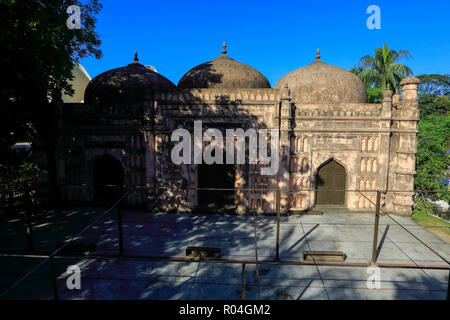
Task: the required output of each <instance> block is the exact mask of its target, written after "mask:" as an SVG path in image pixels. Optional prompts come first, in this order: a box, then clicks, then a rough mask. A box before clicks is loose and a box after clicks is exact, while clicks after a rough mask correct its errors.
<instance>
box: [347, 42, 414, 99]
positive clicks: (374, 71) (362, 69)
mask: <svg viewBox="0 0 450 320" xmlns="http://www.w3.org/2000/svg"><path fill="white" fill-rule="evenodd" d="M410 57H411V53H409V52H408V51H405V50H399V51H395V50H391V49H389V47H388V46H387V45H386V43H385V44H384V46H383V47H382V48H376V49H375V55H374V56H373V57H372V56H369V55H366V56H364V57H362V58H361V59H360V60H359V64H358V66H356V67H355V68H352V69H351V70H350V71H352V72H353V73H355V74H356V75H358V77H359V78H360V79H361V80H362V81H363V82H364V85H365V86H366V88H369V87H374V88H381V89H382V90H383V91H384V90H385V89H386V87H387V85H388V84H389V86H390V87H391V90H392V91H394V92H395V91H396V89H397V88H398V86H399V84H400V81H401V80H402V79H403V78H405V77H407V76H409V75H411V74H412V71H411V69H410V68H408V67H407V66H405V65H403V64H401V63H399V62H398V60H400V59H403V58H410Z"/></svg>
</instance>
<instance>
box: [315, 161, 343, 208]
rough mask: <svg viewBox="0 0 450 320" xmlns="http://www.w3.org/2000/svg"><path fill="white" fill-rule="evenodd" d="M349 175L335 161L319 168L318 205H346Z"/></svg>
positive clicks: (317, 183) (317, 177)
mask: <svg viewBox="0 0 450 320" xmlns="http://www.w3.org/2000/svg"><path fill="white" fill-rule="evenodd" d="M346 181H347V174H346V172H345V168H344V167H343V166H342V165H340V164H339V163H338V162H336V161H335V160H333V159H330V160H328V161H327V162H325V163H324V164H322V165H321V166H320V167H319V170H318V171H317V176H316V188H317V191H316V204H345V187H346Z"/></svg>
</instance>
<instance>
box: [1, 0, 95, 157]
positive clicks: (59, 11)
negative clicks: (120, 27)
mask: <svg viewBox="0 0 450 320" xmlns="http://www.w3.org/2000/svg"><path fill="white" fill-rule="evenodd" d="M70 5H78V6H79V7H80V9H81V23H82V24H81V29H73V30H69V29H68V27H67V25H66V21H67V19H68V17H69V14H68V13H67V8H68V7H69V6H70ZM100 9H101V5H100V4H99V3H98V0H88V1H87V2H85V3H81V2H80V1H74V0H70V1H69V0H46V1H37V0H36V1H32V0H2V1H1V2H0V47H1V48H2V50H0V69H1V70H2V72H1V75H0V105H1V110H0V112H1V120H3V121H2V123H1V128H2V129H0V130H2V131H1V135H0V137H1V138H0V139H1V140H0V145H1V146H2V147H3V148H5V147H6V148H8V147H9V146H10V145H11V144H13V143H14V142H15V141H16V140H18V139H24V138H26V135H27V134H29V133H30V130H29V129H30V126H32V123H33V121H34V120H36V119H39V118H42V117H44V116H45V112H44V110H43V109H44V107H43V106H44V105H46V104H47V103H48V96H49V95H52V94H55V93H60V92H61V90H64V92H65V93H68V94H70V93H73V91H72V88H71V85H70V84H69V82H68V81H69V80H71V79H72V68H73V64H74V63H75V62H78V61H79V59H82V58H85V57H87V56H95V57H96V58H100V57H101V55H102V53H101V51H100V49H99V46H100V40H99V37H98V34H97V33H96V32H95V25H96V18H95V15H96V14H98V12H99V11H100ZM25 119H26V120H27V121H25ZM1 120H0V121H1ZM30 123H31V124H30ZM11 132H13V133H14V135H11V134H10V133H11ZM11 136H13V137H11Z"/></svg>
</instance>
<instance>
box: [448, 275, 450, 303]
mask: <svg viewBox="0 0 450 320" xmlns="http://www.w3.org/2000/svg"><path fill="white" fill-rule="evenodd" d="M447 300H450V269H449V270H448V280H447Z"/></svg>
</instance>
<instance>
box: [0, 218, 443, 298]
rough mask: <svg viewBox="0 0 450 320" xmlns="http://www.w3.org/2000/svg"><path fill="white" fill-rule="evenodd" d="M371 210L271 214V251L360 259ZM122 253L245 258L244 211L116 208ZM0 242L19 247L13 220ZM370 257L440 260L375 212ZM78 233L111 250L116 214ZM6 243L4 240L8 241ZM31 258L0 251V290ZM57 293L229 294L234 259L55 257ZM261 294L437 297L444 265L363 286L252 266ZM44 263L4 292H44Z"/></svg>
mask: <svg viewBox="0 0 450 320" xmlns="http://www.w3.org/2000/svg"><path fill="white" fill-rule="evenodd" d="M100 213H101V210H93V209H79V210H68V211H66V212H61V213H58V214H55V215H54V216H53V218H50V217H49V218H45V219H46V220H45V221H36V227H35V237H36V240H37V242H38V243H37V245H36V247H37V248H38V250H40V251H47V252H49V251H51V250H52V249H54V246H56V244H57V243H58V242H59V241H61V240H62V239H64V236H65V235H67V234H74V233H76V232H78V231H80V230H81V229H83V227H84V226H85V225H86V224H87V223H89V222H90V221H93V220H94V218H95V217H96V216H98V215H99V214H100ZM394 218H395V219H396V220H397V221H398V222H399V223H401V224H402V225H403V226H405V227H407V228H408V229H409V230H410V231H411V232H412V233H413V234H414V235H416V236H417V237H418V238H420V239H421V240H422V241H424V242H425V243H426V244H427V245H429V246H430V247H432V248H433V249H434V250H436V251H437V252H438V253H439V254H440V255H442V256H443V257H445V259H447V260H449V259H450V245H449V244H447V243H445V242H444V241H443V240H441V239H440V238H438V237H437V236H435V235H434V234H432V233H430V232H428V231H427V230H425V229H423V228H422V227H421V226H419V225H418V224H416V223H414V222H413V221H412V220H411V219H409V218H404V217H396V216H394ZM256 220H257V242H258V256H259V259H262V260H270V259H273V258H274V256H275V230H276V224H275V217H266V216H260V217H257V218H256ZM373 223H374V216H373V215H372V214H332V213H331V214H330V213H329V214H324V215H322V216H308V215H306V216H287V217H282V218H281V228H280V258H281V260H284V261H301V259H302V251H304V250H310V251H319V250H333V251H343V252H344V253H345V254H346V260H345V261H346V262H367V261H369V260H370V258H371V255H372V237H373ZM123 230H124V247H125V248H124V249H125V253H126V254H127V255H142V256H150V255H153V256H155V255H157V256H164V257H185V251H186V247H187V246H198V247H205V246H207V247H219V248H221V253H222V259H233V260H238V259H239V260H254V259H255V248H254V234H253V217H250V216H219V215H191V214H162V213H161V214H153V213H145V212H138V211H124V212H123ZM1 231H2V232H1V235H2V236H1V237H0V240H1V241H0V244H1V247H2V248H1V249H4V248H5V246H8V243H10V244H11V246H12V247H14V246H15V247H16V248H17V247H20V246H23V247H24V246H25V243H26V242H25V241H24V239H22V238H23V230H21V228H20V223H17V224H16V225H9V226H8V225H7V226H3V228H2V230H1ZM378 239H379V246H378V262H380V263H398V264H413V265H414V264H417V265H441V266H442V265H446V263H445V261H443V260H442V259H440V258H439V257H438V256H437V255H435V254H434V253H433V252H431V251H430V250H429V249H428V248H426V247H425V246H424V245H423V244H421V243H420V242H419V241H418V240H416V239H415V238H414V237H413V236H411V235H410V234H409V233H408V232H406V231H405V230H403V229H402V228H401V227H400V226H398V225H397V224H396V223H395V222H394V221H392V220H391V219H390V218H389V217H387V216H382V217H381V218H380V227H379V235H378ZM80 240H81V241H87V242H95V243H96V244H97V248H96V251H95V253H99V254H116V253H118V237H117V220H116V212H115V211H112V212H111V213H109V214H108V215H107V216H106V217H104V218H103V219H102V220H101V221H99V222H98V223H97V224H96V225H94V226H93V227H92V228H90V229H89V230H88V231H87V232H86V233H85V234H84V235H83V236H82V237H81V238H80ZM10 249H11V247H10ZM39 261H40V259H30V258H11V257H0V273H1V274H0V292H2V291H3V290H4V289H5V288H7V287H8V285H10V284H11V283H13V282H14V281H15V280H17V279H19V278H20V277H21V276H22V275H23V274H25V273H26V272H27V270H30V268H31V267H32V266H34V265H36V264H37V263H38V262H39ZM73 264H77V265H78V266H80V268H81V270H82V272H81V285H82V289H81V290H72V291H71V290H68V289H67V288H66V283H65V282H66V278H67V276H68V274H66V273H65V270H66V269H67V267H68V266H69V265H73ZM55 267H56V271H57V275H58V281H57V283H58V292H59V295H60V297H61V298H62V299H239V298H240V296H241V264H218V263H209V262H207V261H200V262H169V261H163V262H161V261H155V262H152V261H113V260H93V259H77V260H74V259H69V258H64V259H57V260H56V261H55ZM258 268H259V275H260V277H259V287H260V292H261V297H262V298H264V299H445V298H446V294H447V283H448V276H449V272H448V271H445V270H444V271H440V270H420V269H419V270H412V269H398V268H395V269H381V288H380V289H376V290H369V289H368V288H367V283H366V281H367V278H368V276H369V275H368V274H367V270H366V268H360V267H351V268H348V267H328V266H314V265H312V266H290V265H261V264H260V265H259V267H258ZM255 270H256V266H255V265H247V266H246V278H247V286H246V297H247V298H248V299H256V297H257V295H256V292H257V281H256V279H255V274H256V272H255ZM52 297H53V295H52V289H51V280H50V277H49V265H48V264H45V265H44V266H42V267H41V268H40V269H39V270H38V271H37V272H35V273H34V274H33V275H32V276H31V277H30V278H29V279H27V280H26V281H25V282H24V283H22V284H21V285H19V286H18V287H17V288H16V289H14V290H12V291H11V292H9V293H8V295H7V297H6V298H9V299H52Z"/></svg>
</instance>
